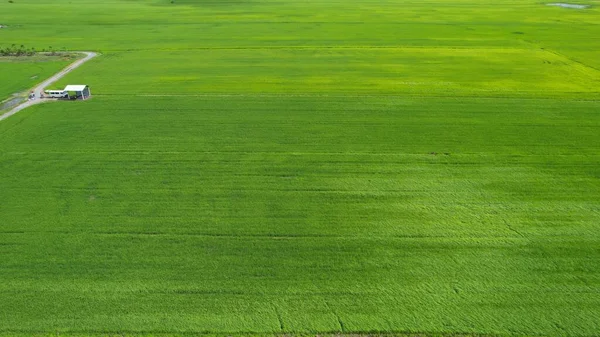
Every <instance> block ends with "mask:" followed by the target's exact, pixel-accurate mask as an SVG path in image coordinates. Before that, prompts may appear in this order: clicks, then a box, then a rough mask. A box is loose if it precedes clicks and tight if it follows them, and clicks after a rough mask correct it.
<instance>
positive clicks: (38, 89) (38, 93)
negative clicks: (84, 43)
mask: <svg viewBox="0 0 600 337" xmlns="http://www.w3.org/2000/svg"><path fill="white" fill-rule="evenodd" d="M75 53H79V54H84V55H85V57H84V58H82V59H79V60H77V61H75V62H73V63H71V64H69V65H68V66H66V67H65V68H63V69H62V70H60V71H59V72H58V73H56V74H54V75H52V76H51V77H50V78H48V79H47V80H45V81H43V82H42V83H40V84H38V85H36V86H35V87H34V88H33V89H31V90H30V91H33V93H34V95H35V98H34V99H30V100H28V101H25V102H23V103H21V104H19V105H17V106H15V107H14V108H12V109H11V110H9V111H8V112H7V113H5V114H3V115H1V116H0V121H2V120H5V119H7V118H8V117H10V116H12V115H14V114H16V113H17V112H19V111H21V110H23V109H25V108H28V107H30V106H32V105H35V104H41V103H46V102H53V101H56V100H55V99H43V100H42V99H40V98H41V93H42V91H43V90H44V88H46V87H47V86H49V85H51V84H52V83H54V82H56V81H58V80H60V79H61V78H63V77H64V76H65V75H67V74H68V73H70V72H71V71H73V70H75V69H77V68H79V67H80V66H81V65H82V64H84V63H86V62H87V61H89V60H91V59H93V58H94V57H96V56H98V53H95V52H91V51H78V52H75Z"/></svg>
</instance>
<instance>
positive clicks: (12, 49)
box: [0, 43, 66, 56]
mask: <svg viewBox="0 0 600 337" xmlns="http://www.w3.org/2000/svg"><path fill="white" fill-rule="evenodd" d="M65 51H66V49H65V48H64V47H63V48H62V50H60V51H59V50H56V49H54V48H53V47H48V49H45V48H44V49H41V50H36V48H35V47H31V48H29V47H26V46H25V45H17V44H14V43H13V44H12V45H10V46H8V47H0V56H33V55H35V54H36V53H39V52H41V53H44V54H45V55H48V56H56V55H59V54H60V53H62V52H65Z"/></svg>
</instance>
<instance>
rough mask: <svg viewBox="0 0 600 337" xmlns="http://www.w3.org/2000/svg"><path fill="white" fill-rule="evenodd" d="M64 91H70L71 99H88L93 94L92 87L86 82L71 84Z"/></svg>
mask: <svg viewBox="0 0 600 337" xmlns="http://www.w3.org/2000/svg"><path fill="white" fill-rule="evenodd" d="M64 92H66V93H68V95H69V99H78V98H81V99H88V98H90V96H91V94H92V92H91V91H90V87H89V86H87V85H85V84H69V85H67V86H66V87H65V90H64Z"/></svg>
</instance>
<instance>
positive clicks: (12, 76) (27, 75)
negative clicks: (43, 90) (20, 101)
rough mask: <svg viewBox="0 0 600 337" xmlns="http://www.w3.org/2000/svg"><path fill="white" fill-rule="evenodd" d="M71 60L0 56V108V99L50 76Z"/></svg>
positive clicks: (25, 89)
mask: <svg viewBox="0 0 600 337" xmlns="http://www.w3.org/2000/svg"><path fill="white" fill-rule="evenodd" d="M72 61H73V60H72V59H71V58H69V59H66V60H65V59H64V58H59V57H52V56H50V57H46V56H37V57H18V58H17V57H0V74H2V80H1V81H0V109H1V108H2V103H1V102H2V101H4V100H6V99H8V98H9V97H10V96H11V95H13V94H18V93H23V95H24V96H27V90H28V89H30V88H32V87H34V86H35V85H36V84H37V83H40V82H42V81H43V80H45V79H46V78H48V77H50V76H52V75H53V74H54V73H56V72H58V71H59V70H60V69H62V68H64V67H66V66H67V65H68V64H69V63H71V62H72Z"/></svg>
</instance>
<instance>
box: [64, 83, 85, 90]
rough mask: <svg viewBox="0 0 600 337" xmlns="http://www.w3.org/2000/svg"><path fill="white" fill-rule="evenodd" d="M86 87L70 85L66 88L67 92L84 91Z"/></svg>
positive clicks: (83, 85)
mask: <svg viewBox="0 0 600 337" xmlns="http://www.w3.org/2000/svg"><path fill="white" fill-rule="evenodd" d="M86 87H87V85H85V84H69V85H67V86H66V87H65V91H83V90H84V89H85V88H86Z"/></svg>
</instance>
